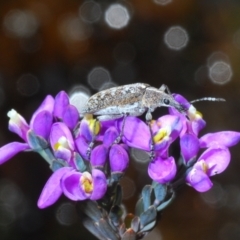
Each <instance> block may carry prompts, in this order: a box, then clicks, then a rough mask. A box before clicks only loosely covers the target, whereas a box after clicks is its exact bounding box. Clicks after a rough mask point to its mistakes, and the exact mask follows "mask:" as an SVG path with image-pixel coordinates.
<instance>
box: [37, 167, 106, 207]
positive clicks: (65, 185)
mask: <svg viewBox="0 0 240 240" xmlns="http://www.w3.org/2000/svg"><path fill="white" fill-rule="evenodd" d="M106 191H107V180H106V177H105V174H104V173H103V172H102V171H100V170H98V169H93V170H92V174H90V173H89V172H83V173H81V172H78V171H76V170H75V169H73V168H71V167H63V168H60V169H58V170H57V171H56V172H54V173H53V174H52V175H51V177H50V178H49V179H48V181H47V183H46V185H45V186H44V188H43V190H42V193H41V195H40V197H39V200H38V207H39V208H45V207H48V206H50V205H52V204H54V203H55V202H56V201H57V200H58V199H59V197H60V196H61V195H62V193H63V194H64V195H65V196H66V197H68V198H69V199H71V200H73V201H81V200H86V199H90V200H99V199H101V198H102V197H103V196H104V195H105V193H106Z"/></svg>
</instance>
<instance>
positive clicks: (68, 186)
mask: <svg viewBox="0 0 240 240" xmlns="http://www.w3.org/2000/svg"><path fill="white" fill-rule="evenodd" d="M81 176H82V173H80V172H77V171H71V172H68V173H67V174H66V175H64V177H63V179H62V189H63V193H64V195H65V196H66V197H68V198H69V199H71V200H73V201H77V200H85V199H86V198H89V196H90V194H88V193H86V192H85V191H84V190H83V189H82V187H81V186H80V178H81Z"/></svg>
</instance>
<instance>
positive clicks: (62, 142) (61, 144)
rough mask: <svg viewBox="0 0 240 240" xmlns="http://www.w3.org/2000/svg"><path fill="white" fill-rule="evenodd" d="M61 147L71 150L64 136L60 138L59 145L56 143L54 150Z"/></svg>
mask: <svg viewBox="0 0 240 240" xmlns="http://www.w3.org/2000/svg"><path fill="white" fill-rule="evenodd" d="M60 147H62V148H67V149H70V147H69V144H68V140H67V138H66V137H64V136H62V137H60V138H59V139H58V141H57V143H55V145H54V150H59V148H60Z"/></svg>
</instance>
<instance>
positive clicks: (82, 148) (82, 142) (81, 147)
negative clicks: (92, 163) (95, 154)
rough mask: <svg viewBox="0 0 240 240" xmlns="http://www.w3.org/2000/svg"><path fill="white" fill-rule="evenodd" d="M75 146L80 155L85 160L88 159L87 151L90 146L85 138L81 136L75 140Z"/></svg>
mask: <svg viewBox="0 0 240 240" xmlns="http://www.w3.org/2000/svg"><path fill="white" fill-rule="evenodd" d="M75 144H76V147H77V150H78V152H79V154H80V155H81V156H82V157H83V158H84V159H88V156H87V150H88V148H89V144H88V143H87V141H86V139H85V138H84V137H82V136H80V137H78V138H77V139H76V140H75Z"/></svg>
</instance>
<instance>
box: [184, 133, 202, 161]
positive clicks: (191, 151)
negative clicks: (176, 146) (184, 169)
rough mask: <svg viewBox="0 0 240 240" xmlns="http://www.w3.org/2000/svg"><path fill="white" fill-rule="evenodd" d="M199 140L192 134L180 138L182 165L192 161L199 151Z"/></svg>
mask: <svg viewBox="0 0 240 240" xmlns="http://www.w3.org/2000/svg"><path fill="white" fill-rule="evenodd" d="M199 148H200V147H199V140H198V138H197V137H196V136H195V135H194V134H190V133H185V134H184V135H183V136H182V137H181V138H180V149H181V154H182V157H183V161H184V163H185V164H186V165H187V163H188V162H191V160H194V158H195V157H196V156H197V154H198V151H199Z"/></svg>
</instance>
